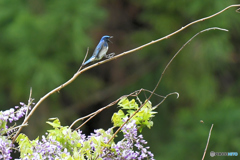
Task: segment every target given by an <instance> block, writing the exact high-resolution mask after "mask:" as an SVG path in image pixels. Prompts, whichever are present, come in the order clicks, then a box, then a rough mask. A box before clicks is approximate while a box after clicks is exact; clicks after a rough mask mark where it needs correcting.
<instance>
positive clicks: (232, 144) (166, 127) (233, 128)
mask: <svg viewBox="0 0 240 160" xmlns="http://www.w3.org/2000/svg"><path fill="white" fill-rule="evenodd" d="M235 3H238V1H237V0H228V1H224V0H220V1H208V0H202V1H191V0H185V1H183V0H179V1H177V0H175V1H161V0H159V1H156V0H148V1H137V0H131V1H124V0H122V1H121V0H118V1H107V0H101V1H96V0H92V1H87V0H84V1H78V0H73V1H63V0H52V1H39V0H34V1H13V0H1V1H0V76H1V78H0V106H1V110H5V109H8V108H10V107H13V106H14V105H18V103H19V102H20V101H24V102H27V99H28V96H29V90H30V87H32V89H33V96H32V97H33V98H35V99H36V100H35V101H36V102H37V101H38V100H39V99H40V98H41V97H42V96H43V95H44V94H46V93H47V92H49V91H50V90H52V89H54V88H55V87H57V86H59V85H61V84H62V83H64V82H65V81H67V80H68V79H69V78H71V76H72V75H73V74H74V73H75V72H76V71H77V70H78V68H79V66H80V65H81V63H82V60H83V58H84V56H85V53H86V50H87V47H89V56H90V55H91V54H92V51H93V50H94V47H95V46H96V44H97V43H98V41H99V39H100V38H101V36H103V35H107V34H108V35H113V36H114V39H113V44H110V49H109V52H115V53H116V54H118V53H121V52H122V51H126V50H128V49H132V48H134V47H137V46H139V45H142V44H145V43H147V42H150V41H152V40H155V39H158V38H161V37H163V36H165V35H167V34H170V33H172V32H174V31H176V30H177V29H179V28H181V27H183V26H184V25H186V24H188V23H190V22H192V21H194V20H197V19H200V18H203V17H206V16H209V15H212V14H214V13H216V12H218V11H220V10H222V9H223V8H225V7H227V6H228V5H231V4H235ZM236 9H237V8H231V9H229V10H227V11H225V12H224V13H222V14H220V15H218V16H216V17H214V18H212V19H209V20H206V21H203V22H201V23H198V24H195V25H193V26H190V27H189V28H187V29H186V30H184V31H183V32H181V33H178V34H177V35H174V36H172V37H170V38H169V39H167V40H164V41H162V42H159V43H157V44H154V45H151V46H148V47H146V48H144V49H142V50H139V51H137V52H135V53H132V54H130V55H127V56H125V57H122V58H120V59H117V60H114V61H112V62H109V63H106V64H103V65H101V66H98V67H96V68H93V69H91V70H89V71H87V72H86V73H83V74H82V75H80V76H79V77H78V78H77V79H76V80H75V81H74V82H73V83H71V84H70V85H69V86H67V87H65V88H64V89H62V90H61V91H60V93H56V94H54V95H52V96H50V97H49V98H48V99H47V100H46V101H45V102H44V103H43V104H41V106H40V107H39V108H38V109H37V111H36V113H34V115H33V117H31V120H30V123H29V126H28V127H26V128H25V130H24V132H25V133H26V134H28V135H29V136H30V138H31V137H32V138H35V137H36V136H38V135H40V134H43V133H44V131H45V130H46V128H48V126H47V124H45V121H46V120H47V119H48V118H50V117H59V118H60V119H61V122H63V125H70V124H71V123H72V121H74V120H75V119H76V118H78V117H80V116H84V115H86V114H87V113H90V112H92V111H95V110H96V109H97V108H100V107H103V106H105V105H107V104H108V103H109V102H112V101H114V100H115V99H116V98H118V97H120V96H121V95H125V94H129V93H131V92H133V91H134V90H137V89H140V88H146V89H149V90H152V89H153V88H154V86H155V85H156V83H157V81H158V79H159V77H160V75H161V73H162V71H163V69H164V67H165V66H166V64H167V63H168V61H169V60H170V59H171V57H172V56H173V55H174V54H175V53H176V52H177V51H178V50H179V49H180V48H181V46H182V45H183V44H184V43H185V42H186V41H188V40H189V39H190V38H191V37H192V36H193V35H195V34H196V33H198V32H199V31H201V30H203V29H206V28H210V27H221V28H225V29H228V30H229V32H223V31H219V30H211V31H208V32H204V33H202V34H200V35H199V36H197V37H196V38H195V39H193V41H191V43H189V44H188V45H187V46H186V47H185V48H184V49H183V50H182V51H181V52H180V54H179V55H178V56H177V57H176V59H174V61H173V63H172V64H171V65H170V67H169V68H168V69H167V71H166V73H165V75H164V77H163V79H162V82H161V84H160V85H159V87H158V89H157V91H156V92H157V93H158V94H161V95H166V94H168V93H170V92H178V93H179V94H180V98H179V99H176V97H175V96H172V97H170V98H168V99H167V100H166V101H165V102H164V103H163V104H162V105H161V106H160V107H159V108H158V109H157V112H158V114H157V115H156V117H154V118H153V121H154V126H153V128H152V129H151V130H149V129H147V128H146V129H145V128H144V130H143V135H144V137H145V138H146V139H147V140H148V141H149V144H148V145H149V146H150V147H151V151H153V153H154V154H155V158H156V159H165V160H168V159H200V158H201V157H202V154H203V151H204V148H205V145H206V142H207V137H208V132H209V129H210V127H211V124H214V127H213V131H212V136H211V139H210V144H209V147H208V152H207V154H206V159H207V158H209V157H210V156H209V152H210V151H215V152H230V151H232V152H240V151H239V148H240V137H239V132H240V128H239V127H238V126H239V125H238V123H239V121H240V116H239V115H240V109H239V104H240V89H239V88H240V73H239V67H240V56H239V52H240V48H239V44H240V29H239V26H240V14H239V13H236V12H235V10H236ZM140 98H141V100H142V101H144V98H145V97H144V95H141V96H140ZM160 100H161V99H159V98H158V97H153V98H152V103H153V104H156V103H158V102H159V101H160ZM113 110H116V108H113V109H110V110H106V111H104V112H103V113H101V114H100V115H99V116H97V117H96V118H95V119H93V120H92V121H90V122H89V123H88V124H87V125H86V127H85V128H84V129H85V130H89V131H91V130H92V129H94V128H99V127H100V128H104V129H106V128H108V127H110V120H111V115H112V114H113ZM200 120H203V121H204V123H200ZM225 158H226V157H214V158H211V159H213V160H214V159H225Z"/></svg>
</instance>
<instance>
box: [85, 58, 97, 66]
mask: <svg viewBox="0 0 240 160" xmlns="http://www.w3.org/2000/svg"><path fill="white" fill-rule="evenodd" d="M94 60H95V58H94V57H91V58H89V60H87V61H86V62H84V63H83V66H85V65H87V64H88V63H90V62H93V61H94Z"/></svg>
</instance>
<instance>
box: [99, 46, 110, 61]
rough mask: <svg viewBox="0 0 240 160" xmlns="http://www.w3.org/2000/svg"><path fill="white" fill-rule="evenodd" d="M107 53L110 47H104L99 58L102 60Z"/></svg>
mask: <svg viewBox="0 0 240 160" xmlns="http://www.w3.org/2000/svg"><path fill="white" fill-rule="evenodd" d="M107 51H108V46H103V48H102V49H101V51H100V52H99V56H98V57H99V59H102V58H103V57H104V56H105V55H106V53H107Z"/></svg>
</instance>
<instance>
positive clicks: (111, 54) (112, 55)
mask: <svg viewBox="0 0 240 160" xmlns="http://www.w3.org/2000/svg"><path fill="white" fill-rule="evenodd" d="M114 56H115V53H109V54H108V55H105V57H106V58H108V59H109V58H112V57H114Z"/></svg>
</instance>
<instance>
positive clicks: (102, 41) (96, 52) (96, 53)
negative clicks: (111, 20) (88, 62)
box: [92, 40, 104, 58]
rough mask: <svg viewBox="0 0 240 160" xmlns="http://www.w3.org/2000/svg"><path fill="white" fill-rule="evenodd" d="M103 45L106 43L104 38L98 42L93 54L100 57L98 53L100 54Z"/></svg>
mask: <svg viewBox="0 0 240 160" xmlns="http://www.w3.org/2000/svg"><path fill="white" fill-rule="evenodd" d="M103 45H104V40H101V41H100V42H99V43H98V45H97V47H96V48H95V50H94V52H93V55H92V56H94V57H96V58H97V57H98V54H99V53H100V51H101V50H102V47H103Z"/></svg>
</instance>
